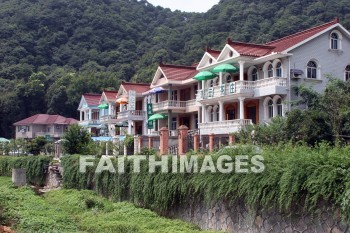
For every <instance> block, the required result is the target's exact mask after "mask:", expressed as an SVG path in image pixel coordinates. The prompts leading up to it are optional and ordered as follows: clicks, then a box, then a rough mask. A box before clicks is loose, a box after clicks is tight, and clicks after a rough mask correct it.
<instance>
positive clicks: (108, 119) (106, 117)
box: [100, 115, 118, 123]
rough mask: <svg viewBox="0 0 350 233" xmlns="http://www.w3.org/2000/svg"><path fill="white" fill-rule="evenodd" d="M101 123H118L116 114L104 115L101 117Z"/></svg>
mask: <svg viewBox="0 0 350 233" xmlns="http://www.w3.org/2000/svg"><path fill="white" fill-rule="evenodd" d="M100 121H101V123H116V122H118V120H117V116H116V115H104V116H101V117H100Z"/></svg>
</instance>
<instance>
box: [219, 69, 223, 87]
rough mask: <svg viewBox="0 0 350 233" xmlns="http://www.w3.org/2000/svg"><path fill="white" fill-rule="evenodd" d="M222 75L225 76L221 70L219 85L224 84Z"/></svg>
mask: <svg viewBox="0 0 350 233" xmlns="http://www.w3.org/2000/svg"><path fill="white" fill-rule="evenodd" d="M222 76H223V73H222V72H220V73H219V86H221V85H222Z"/></svg>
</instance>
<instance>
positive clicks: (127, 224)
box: [0, 177, 209, 233]
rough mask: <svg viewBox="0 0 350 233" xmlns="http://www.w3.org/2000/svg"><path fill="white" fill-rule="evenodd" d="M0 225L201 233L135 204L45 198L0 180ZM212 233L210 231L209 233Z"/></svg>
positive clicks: (73, 194)
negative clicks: (0, 216) (1, 210)
mask: <svg viewBox="0 0 350 233" xmlns="http://www.w3.org/2000/svg"><path fill="white" fill-rule="evenodd" d="M0 207H2V208H3V215H2V218H0V225H1V224H6V225H10V226H11V225H12V226H11V227H12V229H15V230H16V231H17V232H19V233H21V232H26V233H27V232H28V233H34V232H53V233H55V232H57V233H58V232H60V233H61V232H62V233H71V232H101V233H110V232H125V233H157V232H159V229H161V230H162V231H163V232H169V233H199V232H202V231H200V230H199V229H198V227H196V226H194V225H191V224H188V223H185V222H182V221H179V220H169V219H166V218H163V217H160V216H158V215H157V214H155V213H154V212H152V211H150V210H145V209H141V208H137V207H135V206H134V205H132V204H129V203H125V202H121V203H113V202H111V201H109V200H107V199H105V198H102V197H99V196H98V195H96V193H94V192H92V191H87V190H84V191H77V190H55V191H51V192H49V193H47V194H45V195H44V196H42V197H39V196H37V195H35V193H34V192H33V191H32V190H30V189H29V188H19V189H17V188H14V187H12V186H11V181H10V179H9V178H4V177H0ZM208 233H209V231H208Z"/></svg>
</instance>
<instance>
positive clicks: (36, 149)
mask: <svg viewBox="0 0 350 233" xmlns="http://www.w3.org/2000/svg"><path fill="white" fill-rule="evenodd" d="M46 144H47V141H46V139H45V137H36V138H35V139H33V140H31V141H30V142H29V144H28V146H27V147H28V151H29V153H31V154H34V155H38V154H40V152H41V151H42V150H43V149H44V148H45V146H46Z"/></svg>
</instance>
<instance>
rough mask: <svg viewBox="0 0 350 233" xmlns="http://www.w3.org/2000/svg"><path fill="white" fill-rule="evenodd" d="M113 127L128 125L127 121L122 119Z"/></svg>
mask: <svg viewBox="0 0 350 233" xmlns="http://www.w3.org/2000/svg"><path fill="white" fill-rule="evenodd" d="M114 127H116V128H120V127H128V122H127V121H124V122H117V123H116V124H115V125H114Z"/></svg>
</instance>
